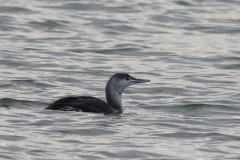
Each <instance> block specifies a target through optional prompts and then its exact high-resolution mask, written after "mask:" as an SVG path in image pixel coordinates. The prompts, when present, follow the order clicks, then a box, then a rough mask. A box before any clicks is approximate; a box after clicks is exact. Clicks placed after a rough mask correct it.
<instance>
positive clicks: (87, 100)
mask: <svg viewBox="0 0 240 160" xmlns="http://www.w3.org/2000/svg"><path fill="white" fill-rule="evenodd" d="M145 82H149V80H143V79H136V78H133V77H131V76H130V75H128V74H125V73H117V74H115V75H113V76H112V77H111V78H110V79H109V81H108V83H107V85H106V89H105V93H106V98H107V103H106V102H104V101H103V100H101V99H98V98H95V97H88V96H79V97H66V98H61V99H59V100H57V101H55V102H54V103H52V104H50V105H49V106H48V107H47V108H46V109H51V110H62V111H82V112H95V113H104V114H113V113H122V111H123V110H122V92H123V90H124V89H125V88H126V87H128V86H130V85H132V84H136V83H145Z"/></svg>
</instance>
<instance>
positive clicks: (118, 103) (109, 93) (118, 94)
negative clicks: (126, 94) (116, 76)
mask: <svg viewBox="0 0 240 160" xmlns="http://www.w3.org/2000/svg"><path fill="white" fill-rule="evenodd" d="M105 93H106V99H107V103H108V104H109V105H110V106H111V107H112V108H113V109H114V110H115V111H116V113H122V111H123V110H122V90H121V89H119V88H118V87H117V86H116V85H115V83H111V82H108V83H107V86H106V89H105Z"/></svg>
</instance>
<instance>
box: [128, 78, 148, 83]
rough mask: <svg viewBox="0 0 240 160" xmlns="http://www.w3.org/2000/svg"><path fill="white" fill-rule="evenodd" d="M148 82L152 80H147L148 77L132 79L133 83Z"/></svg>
mask: <svg viewBox="0 0 240 160" xmlns="http://www.w3.org/2000/svg"><path fill="white" fill-rule="evenodd" d="M146 82H150V80H147V79H133V80H132V83H133V84H137V83H146Z"/></svg>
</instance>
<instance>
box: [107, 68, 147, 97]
mask: <svg viewBox="0 0 240 160" xmlns="http://www.w3.org/2000/svg"><path fill="white" fill-rule="evenodd" d="M149 81H150V80H146V79H136V78H134V77H132V76H130V75H129V74H126V73H117V74H115V75H113V76H112V77H111V78H110V79H109V81H108V84H107V87H110V86H111V87H113V88H114V89H115V91H116V92H118V93H122V92H123V90H124V89H125V88H127V87H128V86H130V85H133V84H137V83H146V82H149ZM108 85H110V86H108Z"/></svg>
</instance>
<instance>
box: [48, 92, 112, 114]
mask: <svg viewBox="0 0 240 160" xmlns="http://www.w3.org/2000/svg"><path fill="white" fill-rule="evenodd" d="M46 109H51V110H62V111H82V112H95V113H105V114H110V113H113V112H114V111H113V109H112V108H111V106H109V105H108V104H107V103H106V102H104V101H103V100H101V99H98V98H95V97H89V96H79V97H65V98H61V99H59V100H57V101H55V102H54V103H52V104H50V105H49V106H48V107H47V108H46Z"/></svg>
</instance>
